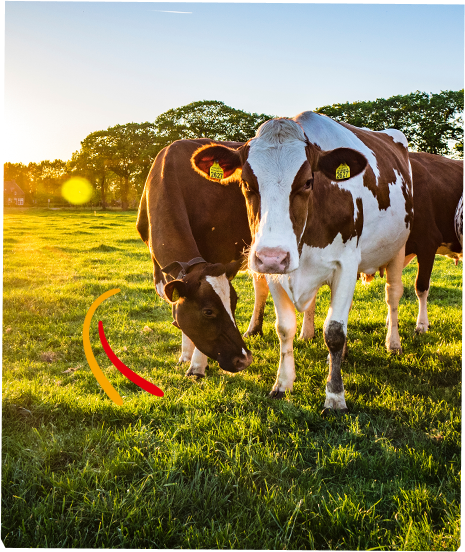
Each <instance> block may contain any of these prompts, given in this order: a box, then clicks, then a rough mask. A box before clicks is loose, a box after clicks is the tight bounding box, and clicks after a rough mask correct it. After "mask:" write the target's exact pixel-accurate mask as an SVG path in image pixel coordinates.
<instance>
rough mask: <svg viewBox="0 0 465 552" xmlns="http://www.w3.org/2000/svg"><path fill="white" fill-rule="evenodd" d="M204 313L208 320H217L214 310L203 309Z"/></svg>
mask: <svg viewBox="0 0 465 552" xmlns="http://www.w3.org/2000/svg"><path fill="white" fill-rule="evenodd" d="M202 312H203V315H204V316H206V317H207V318H215V316H216V314H215V313H214V311H213V310H212V309H203V310H202Z"/></svg>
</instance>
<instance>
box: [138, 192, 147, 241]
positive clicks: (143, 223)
mask: <svg viewBox="0 0 465 552" xmlns="http://www.w3.org/2000/svg"><path fill="white" fill-rule="evenodd" d="M136 228H137V231H138V232H139V236H140V237H141V239H142V241H144V242H145V243H146V244H147V246H149V217H148V213H147V185H145V187H144V191H143V192H142V197H141V198H140V203H139V211H138V213H137V222H136Z"/></svg>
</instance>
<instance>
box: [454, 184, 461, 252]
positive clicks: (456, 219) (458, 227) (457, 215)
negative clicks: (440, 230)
mask: <svg viewBox="0 0 465 552" xmlns="http://www.w3.org/2000/svg"><path fill="white" fill-rule="evenodd" d="M454 227H455V233H456V235H457V239H458V240H459V243H460V245H461V246H462V248H463V194H462V197H461V198H460V201H459V204H458V205H457V209H456V210H455V216H454Z"/></svg>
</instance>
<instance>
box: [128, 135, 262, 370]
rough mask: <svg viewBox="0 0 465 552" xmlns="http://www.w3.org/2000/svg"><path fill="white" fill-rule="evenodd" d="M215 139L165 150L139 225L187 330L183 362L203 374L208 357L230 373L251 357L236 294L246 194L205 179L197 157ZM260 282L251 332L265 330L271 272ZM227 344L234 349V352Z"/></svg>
mask: <svg viewBox="0 0 465 552" xmlns="http://www.w3.org/2000/svg"><path fill="white" fill-rule="evenodd" d="M211 143H216V144H219V143H220V142H213V141H212V140H209V139H197V140H179V141H176V142H174V143H172V144H170V145H169V146H167V147H165V148H164V149H163V150H162V151H161V152H160V153H159V154H158V156H157V157H156V159H155V161H154V163H153V165H152V168H151V170H150V173H149V175H148V178H147V181H146V184H145V188H144V191H143V193H142V197H141V201H140V205H139V212H138V216H137V223H136V227H137V230H138V232H139V235H140V237H141V238H142V240H143V241H144V242H145V243H146V244H147V246H148V248H149V251H150V254H151V257H152V261H153V278H154V284H155V289H156V292H157V293H158V295H159V296H160V297H161V298H162V299H164V300H167V301H168V302H169V303H170V304H171V305H172V307H173V318H174V322H173V324H174V325H175V326H176V327H178V328H180V329H181V330H182V332H183V333H182V352H181V356H180V358H179V361H180V362H190V366H189V369H188V370H187V373H186V375H188V376H191V375H192V376H204V375H205V368H206V366H207V361H208V359H207V357H210V358H212V359H214V360H218V362H219V364H220V367H221V368H223V369H225V370H228V371H231V372H237V371H239V370H243V369H244V368H246V367H247V366H248V365H249V364H250V362H251V361H252V355H251V353H250V351H249V350H248V349H247V347H246V345H245V343H244V341H243V339H242V337H241V335H240V333H239V330H238V329H237V327H236V323H235V319H234V311H235V306H236V298H237V297H236V292H235V291H234V288H233V286H232V285H231V284H230V280H231V279H232V278H233V277H234V275H235V274H236V272H237V270H238V269H239V268H240V266H241V258H242V252H243V249H244V248H245V247H247V246H249V245H250V243H251V236H250V230H249V225H248V221H247V210H246V206H245V201H244V197H243V195H242V192H241V190H240V188H239V187H238V186H236V187H231V186H222V185H221V184H218V183H215V182H210V181H207V180H205V178H204V177H202V176H200V175H199V174H198V173H197V172H196V171H194V170H193V169H192V167H191V163H190V158H191V155H192V153H193V152H194V151H195V150H197V149H198V148H199V147H201V146H203V145H206V144H211ZM225 145H227V146H228V147H230V148H233V149H234V148H237V147H240V146H241V145H242V144H239V143H234V142H227V143H225ZM254 287H255V292H256V297H257V300H256V304H255V308H254V314H253V316H252V319H251V321H250V324H249V328H248V330H247V332H246V335H254V334H256V333H261V325H262V320H263V308H264V302H265V300H266V296H267V293H268V288H267V284H266V280H265V279H264V278H262V279H260V280H258V279H255V281H254ZM194 344H195V345H194ZM227 346H229V347H230V348H232V350H233V353H232V354H230V355H229V357H228V358H227V357H226V356H225V354H224V350H225V347H227Z"/></svg>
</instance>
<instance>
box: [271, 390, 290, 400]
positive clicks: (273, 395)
mask: <svg viewBox="0 0 465 552" xmlns="http://www.w3.org/2000/svg"><path fill="white" fill-rule="evenodd" d="M285 394H286V391H278V390H277V389H275V390H273V391H270V393H269V394H268V398H269V399H282V398H283V397H284V395H285Z"/></svg>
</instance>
